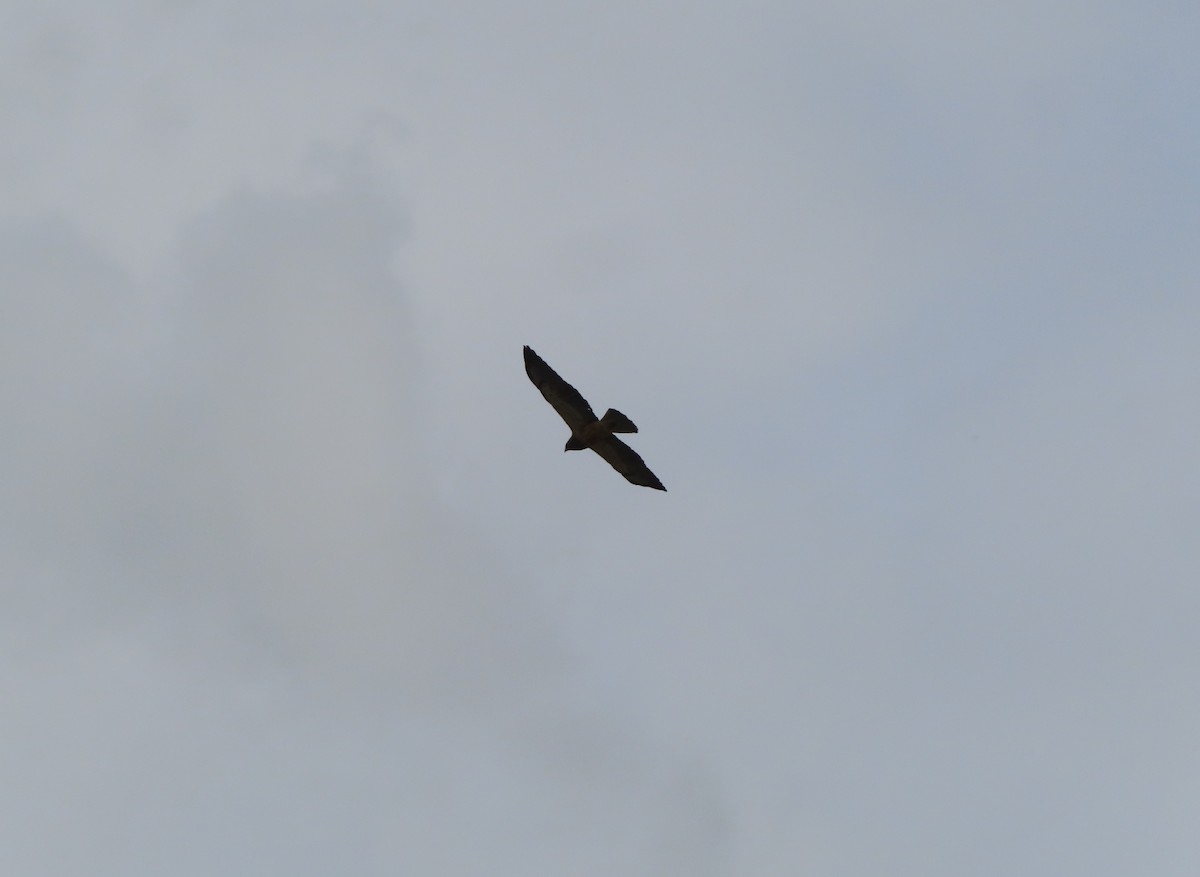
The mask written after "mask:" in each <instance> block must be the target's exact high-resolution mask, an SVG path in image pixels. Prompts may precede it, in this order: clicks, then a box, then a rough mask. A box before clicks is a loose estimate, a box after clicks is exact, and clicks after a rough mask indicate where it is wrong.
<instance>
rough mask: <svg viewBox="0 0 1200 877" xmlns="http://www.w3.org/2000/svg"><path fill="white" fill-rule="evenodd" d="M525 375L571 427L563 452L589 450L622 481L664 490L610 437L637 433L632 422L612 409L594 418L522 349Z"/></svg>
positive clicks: (565, 385) (564, 384)
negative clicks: (623, 477)
mask: <svg viewBox="0 0 1200 877" xmlns="http://www.w3.org/2000/svg"><path fill="white" fill-rule="evenodd" d="M525 373H526V374H527V375H529V380H531V381H533V385H534V386H535V387H537V388H538V389H539V390H541V392H542V395H543V396H545V397H546V401H547V402H549V403H550V405H551V406H552V407H553V408H554V410H555V411H557V412H558V416H559V417H561V418H562V419H563V420H565V421H566V423H567V426H569V427H571V437H570V438H569V439H568V440H567V446H566V447H565V448H563V450H566V451H579V450H582V449H584V448H591V449H592V450H593V451H595V452H596V453H597V454H599V455H600V456H601V457H603V458H604V460H605V461H606V462H607V463H608V464H609V465H610V466H612V467H613V468H614V469H616V470H617V471H618V472H620V473H621V474H622V475H624V476H625V480H626V481H629V482H631V483H632V484H638V485H641V486H642V487H653V488H654V489H655V490H666V488H665V487H663V485H662V482H661V481H659V480H658V478H657V477H655V475H654V473H653V472H651V471H650V469H649V467H647V466H646V463H645V462H644V461H643V460H642V458H641V457H639V456H638V454H637V451H635V450H634V449H633V448H631V447H629V445H627V444H625V442H623V441H621V440H620V439H619V438H617V437H616V436H615V435H613V433H614V432H637V431H638V430H637V427H636V426H634V424H633V421H632V420H630V419H629V418H628V417H626V416H625V415H624V414H622V413H621V412H620V411H617V410H616V409H614V408H609V409H608V410H607V411H606V412H604V416H603V417H600V418H597V417H596V414H595V412H593V411H592V406H591V405H589V404H588V403H587V399H584V398H583V396H581V395H580V394H579V391H578V390H576V389H575V388H574V387H572V386H571V385H570V384H568V383H567V382H566V381H564V380H563V379H562V378H561V377H559V376H558V372H556V371H555V370H554V369H552V368H550V366H548V365H546V361H545V360H544V359H542V358H541V357H540V356H538V355H537V354H536V353H534V352H533V348H531V347H529V346H526V347H525Z"/></svg>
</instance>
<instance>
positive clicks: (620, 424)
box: [600, 408, 637, 432]
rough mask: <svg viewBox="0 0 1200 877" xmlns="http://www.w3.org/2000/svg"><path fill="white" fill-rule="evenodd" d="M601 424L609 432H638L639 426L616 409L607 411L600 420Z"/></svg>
mask: <svg viewBox="0 0 1200 877" xmlns="http://www.w3.org/2000/svg"><path fill="white" fill-rule="evenodd" d="M600 423H601V424H602V425H603V426H604V428H605V429H607V430H608V431H609V432H637V426H635V425H634V423H633V421H632V420H630V419H629V418H628V417H626V416H625V415H624V414H622V413H621V412H620V411H618V410H617V409H616V408H609V409H608V410H607V411H605V412H604V416H603V417H601V418H600Z"/></svg>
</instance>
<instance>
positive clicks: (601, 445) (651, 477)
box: [591, 433, 666, 490]
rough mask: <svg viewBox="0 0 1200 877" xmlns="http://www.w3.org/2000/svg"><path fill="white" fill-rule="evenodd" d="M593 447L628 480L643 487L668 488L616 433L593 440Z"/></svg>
mask: <svg viewBox="0 0 1200 877" xmlns="http://www.w3.org/2000/svg"><path fill="white" fill-rule="evenodd" d="M591 447H592V450H593V451H595V452H596V453H597V454H599V455H600V456H601V457H603V458H604V459H605V460H606V461H607V462H608V464H609V465H610V466H612V467H613V468H614V469H616V470H617V471H618V472H620V473H621V474H622V475H624V476H625V480H626V481H629V482H631V483H633V484H639V485H641V486H642V487H653V488H654V489H655V490H666V488H665V487H663V485H662V482H661V481H659V480H658V478H657V476H655V474H654V473H653V472H651V471H650V467H649V466H647V465H646V462H645V461H644V460H643V459H642V458H641V457H639V456H638V452H637V451H635V450H634V449H633V448H631V447H629V445H627V444H625V442H623V441H621V440H620V439H619V438H617V437H616V436H615V435H612V434H611V433H609V434H608V435H606V436H605V437H604V438H602V439H600V440H598V441H596V442H593V443H592V446H591Z"/></svg>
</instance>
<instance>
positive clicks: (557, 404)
mask: <svg viewBox="0 0 1200 877" xmlns="http://www.w3.org/2000/svg"><path fill="white" fill-rule="evenodd" d="M525 374H527V375H529V380H531V381H533V385H534V386H535V387H537V388H538V389H539V390H541V391H542V395H543V396H545V397H546V401H547V402H549V403H550V404H551V405H552V406H553V407H554V410H555V411H557V412H558V416H559V417H561V418H562V419H563V420H565V421H566V422H567V426H569V427H571V432H577V431H578V430H579V429H580V428H581V427H584V426H587V425H588V424H589V423H594V422H595V420H596V415H595V414H594V413H593V412H592V406H591V405H589V404H588V403H587V399H585V398H583V396H581V395H579V391H578V390H576V389H575V388H574V387H572V386H571V385H570V384H568V383H567V382H566V381H564V380H563V379H562V378H560V377H559V376H558V372H556V371H555V370H554V369H552V368H550V366H548V365H546V361H545V360H544V359H542V358H541V357H540V356H538V355H537V354H536V353H534V352H533V348H532V347H529V346H528V345H526V347H525ZM634 456H636V454H635V455H634ZM614 465H616V464H614Z"/></svg>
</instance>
